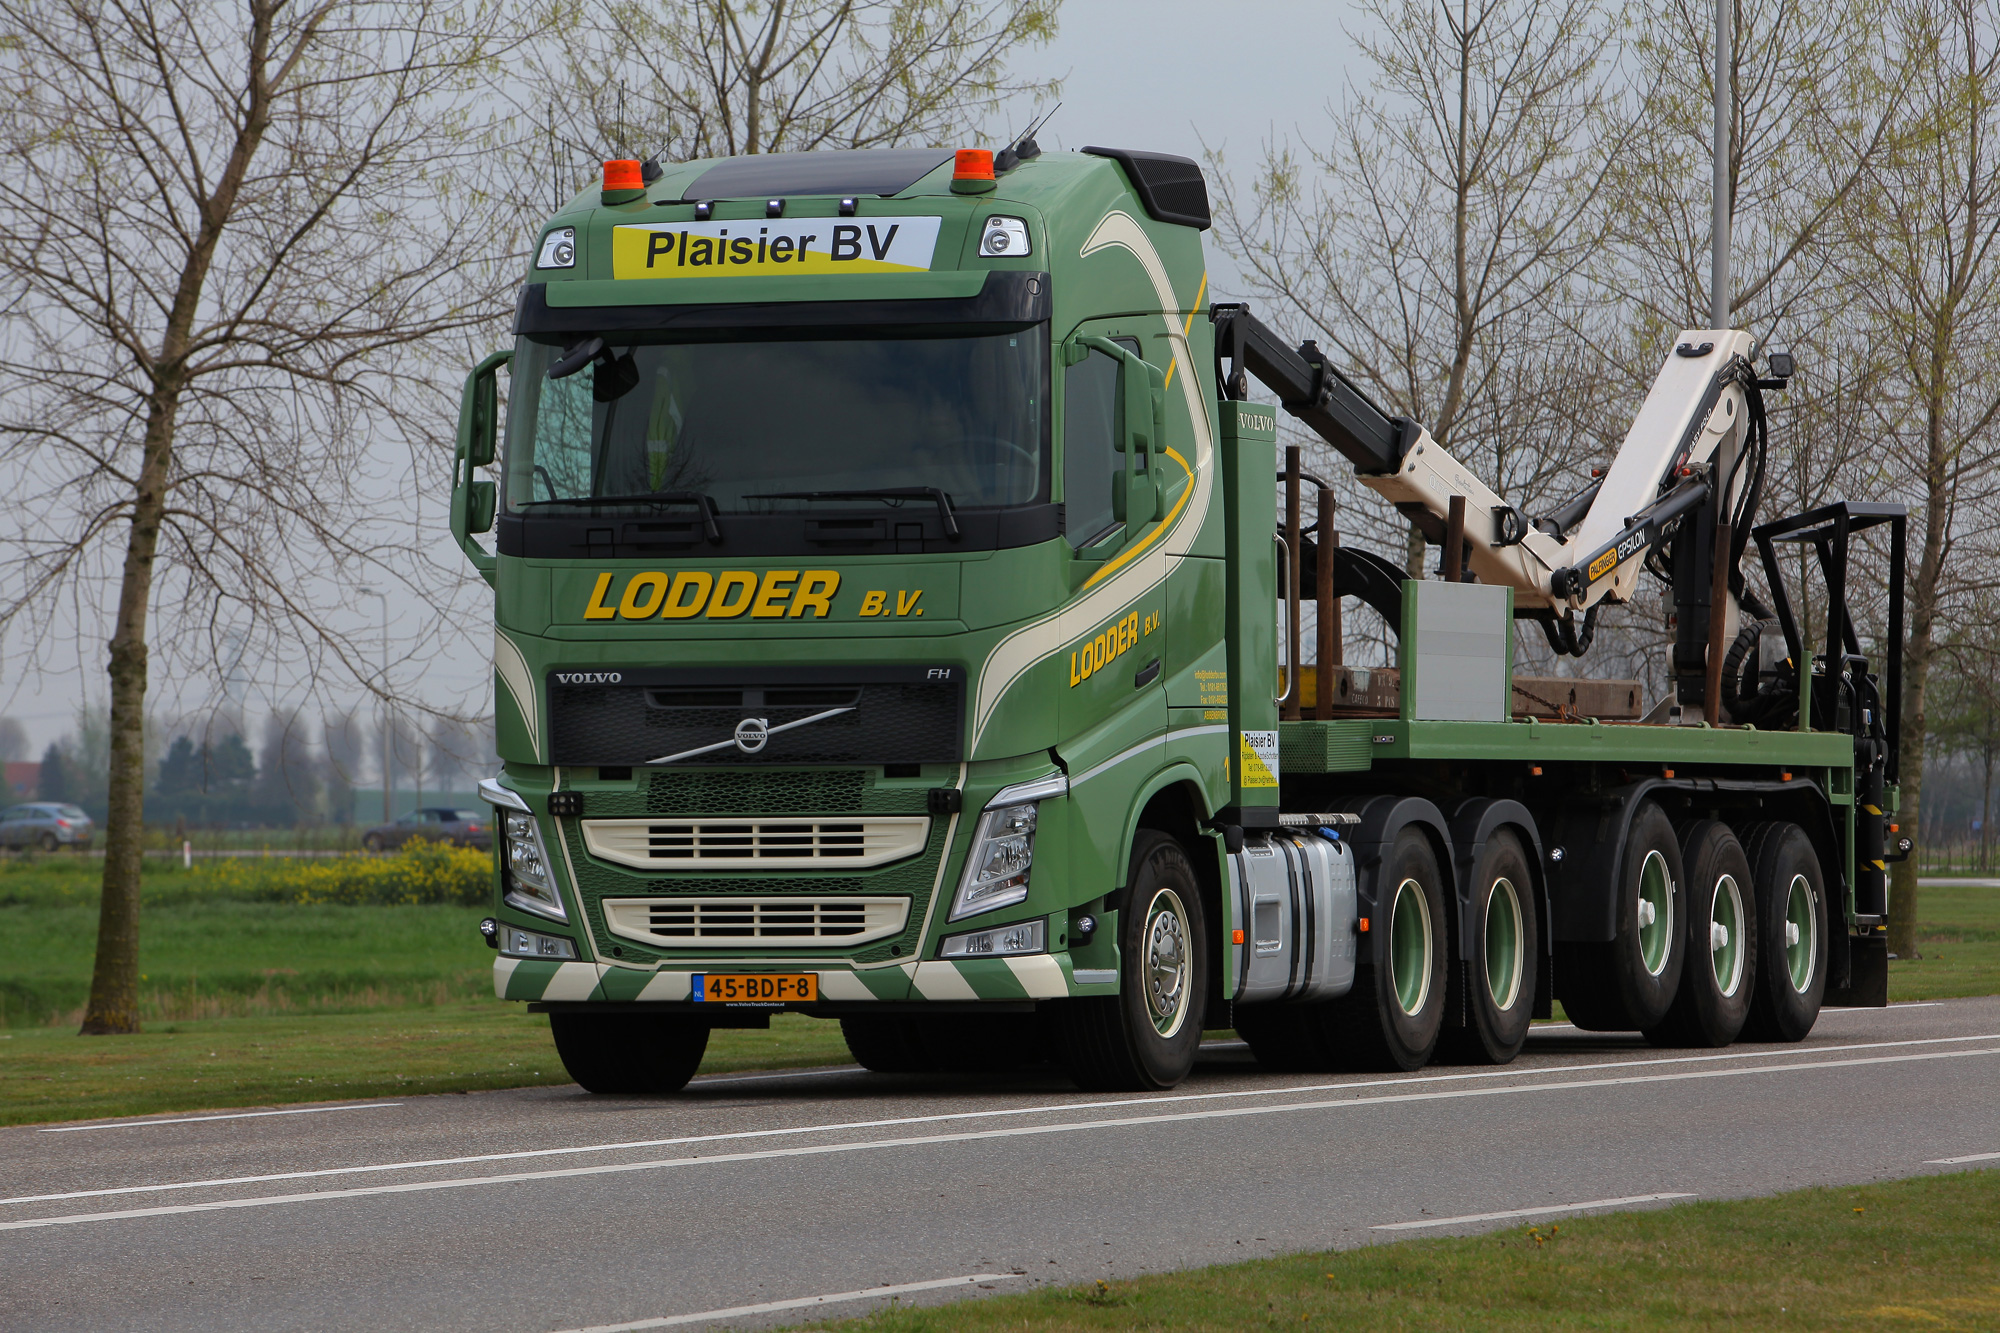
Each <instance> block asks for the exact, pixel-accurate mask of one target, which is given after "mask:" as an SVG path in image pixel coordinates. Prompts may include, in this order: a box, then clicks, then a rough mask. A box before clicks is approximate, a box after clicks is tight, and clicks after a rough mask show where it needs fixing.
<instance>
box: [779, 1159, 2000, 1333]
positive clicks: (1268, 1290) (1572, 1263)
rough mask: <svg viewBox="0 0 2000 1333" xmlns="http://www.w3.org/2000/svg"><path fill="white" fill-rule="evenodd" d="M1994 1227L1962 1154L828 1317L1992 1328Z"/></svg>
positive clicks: (1074, 1324)
mask: <svg viewBox="0 0 2000 1333" xmlns="http://www.w3.org/2000/svg"><path fill="white" fill-rule="evenodd" d="M1996 1235H2000V1173H1995V1172H1991V1171H1980V1172H1964V1173H1960V1174H1954V1175H1946V1176H1920V1177H1917V1178H1915V1179H1911V1180H1901V1181H1893V1182H1889V1183H1886V1184H1878V1185H1868V1186H1863V1187H1858V1188H1838V1189H1813V1190H1803V1191H1800V1192H1797V1193H1792V1194H1781V1195H1778V1196H1777V1197H1775V1198H1768V1199H1746V1200H1740V1201H1732V1202H1728V1203H1695V1204H1689V1205H1686V1206H1682V1207H1676V1208H1668V1209H1664V1210H1661V1211H1657V1212H1642V1213H1622V1214H1614V1215H1610V1216H1602V1217H1578V1218H1572V1219H1569V1220H1566V1221H1565V1220H1558V1221H1556V1222H1553V1223H1551V1222H1543V1223H1541V1224H1539V1225H1536V1226H1516V1227H1511V1228H1508V1229H1506V1230H1504V1231H1500V1232H1496V1233H1492V1234H1488V1235H1484V1236H1466V1237H1454V1238H1450V1239H1439V1240H1416V1241H1402V1242H1398V1243H1394V1244H1382V1245H1372V1246H1367V1247H1365V1248H1362V1249H1356V1250H1345V1251H1340V1252H1336V1253H1331V1254H1304V1255H1293V1256H1290V1257H1287V1258H1282V1259H1266V1260H1259V1261H1255V1262H1251V1263H1243V1264H1230V1265H1228V1266H1226V1267H1217V1268H1205V1269H1197V1270H1194V1271H1191V1272H1185V1273H1169V1274H1163V1275H1160V1276H1157V1277H1144V1278H1138V1279H1135V1280H1132V1281H1121V1280H1111V1281H1104V1282H1097V1283H1092V1284H1090V1285H1087V1286H1083V1287H1068V1288H1052V1289H1049V1290H1045V1291H1036V1292H1024V1293H1021V1294H1019V1295H997V1296H994V1297H991V1298H989V1299H985V1300H976V1301H960V1302H956V1303H953V1304H950V1305H946V1306H942V1307H931V1308H925V1309H906V1310H890V1311H885V1312H883V1313H880V1314H877V1315H873V1316H870V1317H867V1318H863V1319H855V1320H842V1321H839V1322H834V1323H819V1324H814V1325H812V1327H815V1328H826V1329H838V1330H841V1333H929V1331H930V1330H954V1331H956V1330H964V1331H965V1333H986V1331H987V1330H992V1331H993V1333H998V1330H1001V1329H1007V1330H1031V1331H1032V1333H1070V1331H1071V1330H1075V1331H1076V1333H1084V1331H1086V1330H1113V1329H1116V1330H1125V1329H1246V1330H1247V1329H1279V1328H1290V1329H1295V1328H1339V1329H1342V1330H1375V1329H1380V1330H1389V1329H1397V1330H1402V1329H1523V1330H1543V1329H1618V1330H1650V1329H1661V1330H1666V1329H1674V1330H1678V1329H1705V1328H1715V1329H1724V1328H1727V1329H1737V1328H1755V1329H1759V1330H1789V1329H1798V1330H1819V1329H1870V1330H1885V1329H1888V1330H1894V1329H1911V1330H1917V1329H1922V1330H1960V1329H1962V1330H1992V1329H1994V1328H2000V1245H1996V1244H1995V1243H1994V1237H1995V1236H1996ZM998 1289H999V1290H1000V1291H1002V1292H1004V1291H1005V1290H1006V1287H1005V1284H999V1286H998Z"/></svg>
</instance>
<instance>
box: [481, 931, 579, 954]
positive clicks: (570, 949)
mask: <svg viewBox="0 0 2000 1333" xmlns="http://www.w3.org/2000/svg"><path fill="white" fill-rule="evenodd" d="M500 956H501V957H502V958H574V957H576V945H574V944H572V943H571V942H570V941H568V940H566V939H564V938H563V937H562V936H560V935H544V934H542V933H541V932H540V931H535V930H522V929H521V928H520V927H518V926H502V927H500Z"/></svg>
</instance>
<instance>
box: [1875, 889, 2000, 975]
mask: <svg viewBox="0 0 2000 1333" xmlns="http://www.w3.org/2000/svg"><path fill="white" fill-rule="evenodd" d="M1917 912H1918V924H1917V952H1918V954H1919V955H1920V957H1917V958H1898V959H1894V960H1892V961H1891V962H1890V964H1889V998H1890V999H1891V1000H1892V1001H1893V1000H1951V999H1959V998H1961V997H1964V996H1968V995H1995V994H2000V889H1978V888H1969V887H1947V886H1944V885H1938V884H1926V885H1924V886H1923V887H1922V888H1921V889H1920V890H1919V891H1918V897H1917Z"/></svg>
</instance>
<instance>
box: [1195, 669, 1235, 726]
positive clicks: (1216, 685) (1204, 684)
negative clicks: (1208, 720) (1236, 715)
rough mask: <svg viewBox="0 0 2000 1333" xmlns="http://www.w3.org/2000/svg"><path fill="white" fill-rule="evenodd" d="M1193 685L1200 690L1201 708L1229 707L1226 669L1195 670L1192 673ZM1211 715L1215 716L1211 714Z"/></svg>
mask: <svg viewBox="0 0 2000 1333" xmlns="http://www.w3.org/2000/svg"><path fill="white" fill-rule="evenodd" d="M1194 687H1195V688H1196V689H1197V690H1200V691H1201V701H1200V702H1201V706H1202V707H1203V708H1227V707H1229V673H1228V672H1227V671H1197V672H1195V673H1194ZM1211 716H1216V715H1214V714H1211Z"/></svg>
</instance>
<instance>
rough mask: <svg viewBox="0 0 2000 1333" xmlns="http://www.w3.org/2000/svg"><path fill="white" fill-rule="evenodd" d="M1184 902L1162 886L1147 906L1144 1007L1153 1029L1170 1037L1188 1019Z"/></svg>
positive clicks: (1186, 928)
mask: <svg viewBox="0 0 2000 1333" xmlns="http://www.w3.org/2000/svg"><path fill="white" fill-rule="evenodd" d="M1191 990H1192V988H1191V987H1190V986H1189V985H1188V926H1187V906H1186V905H1185V904H1184V903H1182V902H1181V896H1180V895H1179V894H1178V893H1175V892H1174V891H1173V890H1172V889H1161V890H1160V891H1159V892H1158V893H1155V894H1154V895H1153V901H1152V902H1151V903H1150V904H1148V905H1147V908H1146V1010H1147V1016H1148V1017H1150V1018H1151V1019H1152V1020H1153V1030H1154V1031H1156V1032H1158V1033H1159V1034H1160V1035H1161V1036H1162V1037H1171V1036H1173V1035H1175V1034H1176V1033H1178V1032H1179V1031H1180V1030H1181V1025H1182V1024H1184V1023H1185V1022H1187V1013H1188V998H1189V994H1190V992H1191Z"/></svg>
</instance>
